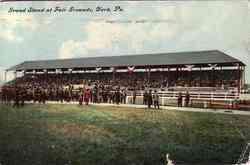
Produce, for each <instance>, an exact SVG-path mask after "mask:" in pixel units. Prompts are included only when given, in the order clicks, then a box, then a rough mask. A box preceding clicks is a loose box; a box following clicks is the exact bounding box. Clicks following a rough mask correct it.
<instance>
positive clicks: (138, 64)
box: [5, 50, 245, 106]
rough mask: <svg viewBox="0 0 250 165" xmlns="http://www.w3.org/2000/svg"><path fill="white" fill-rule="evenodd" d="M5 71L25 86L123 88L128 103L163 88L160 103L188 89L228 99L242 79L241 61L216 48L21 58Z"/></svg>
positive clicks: (206, 97) (200, 95)
mask: <svg viewBox="0 0 250 165" xmlns="http://www.w3.org/2000/svg"><path fill="white" fill-rule="evenodd" d="M9 71H14V73H15V75H16V76H15V80H14V81H13V82H12V83H16V84H22V85H24V86H26V87H29V88H32V87H33V86H39V87H43V88H55V87H58V86H60V87H62V88H70V89H71V90H72V92H73V91H75V92H77V91H79V90H80V89H81V88H82V85H83V84H84V85H88V86H90V87H91V86H93V85H94V84H101V85H103V86H105V87H107V86H108V87H109V88H110V90H112V89H116V88H118V87H119V88H120V89H126V90H127V101H128V102H130V99H131V98H129V97H132V91H133V90H137V93H136V95H137V96H138V97H137V101H136V102H137V103H138V104H141V103H142V99H141V98H140V97H142V95H143V91H144V90H145V89H157V90H159V91H161V93H160V96H161V101H160V102H161V104H162V105H168V104H169V102H168V101H169V100H171V99H173V100H175V99H176V97H177V93H179V92H184V91H187V90H188V91H190V92H191V97H192V99H193V101H195V100H199V101H200V100H202V103H204V100H206V101H211V100H217V101H219V102H220V101H222V102H225V101H226V102H230V104H231V102H232V101H233V100H235V99H238V98H239V94H240V92H241V90H242V89H243V87H244V84H245V64H244V63H243V62H241V61H240V60H238V59H236V58H233V57H231V56H229V55H227V54H225V53H223V52H221V51H218V50H208V51H194V52H177V53H159V54H141V55H124V56H105V57H89V58H76V59H59V60H38V61H25V62H23V63H21V64H18V65H16V66H13V67H11V68H9V69H8V70H6V73H7V72H9ZM5 75H6V74H5ZM17 75H21V76H17ZM9 84H11V83H9ZM76 98H77V96H76ZM169 98H171V99H169ZM165 99H168V101H167V100H165ZM174 102H175V101H174ZM170 104H171V103H170ZM204 104H205V103H204ZM223 106H224V105H223Z"/></svg>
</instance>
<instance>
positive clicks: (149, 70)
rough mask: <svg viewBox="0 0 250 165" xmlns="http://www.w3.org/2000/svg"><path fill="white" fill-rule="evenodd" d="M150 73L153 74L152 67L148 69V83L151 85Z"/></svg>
mask: <svg viewBox="0 0 250 165" xmlns="http://www.w3.org/2000/svg"><path fill="white" fill-rule="evenodd" d="M150 72H151V67H150V66H149V67H148V83H150Z"/></svg>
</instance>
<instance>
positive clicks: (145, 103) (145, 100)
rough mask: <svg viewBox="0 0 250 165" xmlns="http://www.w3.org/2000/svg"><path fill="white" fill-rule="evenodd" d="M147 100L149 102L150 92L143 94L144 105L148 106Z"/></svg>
mask: <svg viewBox="0 0 250 165" xmlns="http://www.w3.org/2000/svg"><path fill="white" fill-rule="evenodd" d="M147 100H148V92H147V90H145V91H144V93H143V104H144V105H147V104H148V103H147Z"/></svg>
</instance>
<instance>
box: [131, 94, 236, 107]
mask: <svg viewBox="0 0 250 165" xmlns="http://www.w3.org/2000/svg"><path fill="white" fill-rule="evenodd" d="M152 93H153V92H152ZM158 94H159V96H160V100H159V102H160V105H176V104H177V99H178V95H179V92H177V91H164V92H158ZM185 95H186V94H185V93H182V96H183V105H184V101H185ZM189 95H190V105H194V106H195V105H197V104H201V105H200V106H202V107H208V106H211V105H217V106H223V107H231V106H232V104H233V102H234V101H235V100H238V99H239V95H238V94H237V93H230V92H226V93H221V92H190V93H189ZM132 102H133V92H128V93H127V103H132ZM135 103H136V104H143V91H138V92H137V93H136V100H135Z"/></svg>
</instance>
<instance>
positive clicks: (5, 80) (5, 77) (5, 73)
mask: <svg viewBox="0 0 250 165" xmlns="http://www.w3.org/2000/svg"><path fill="white" fill-rule="evenodd" d="M7 73H8V71H7V70H5V71H4V82H5V83H6V82H7Z"/></svg>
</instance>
